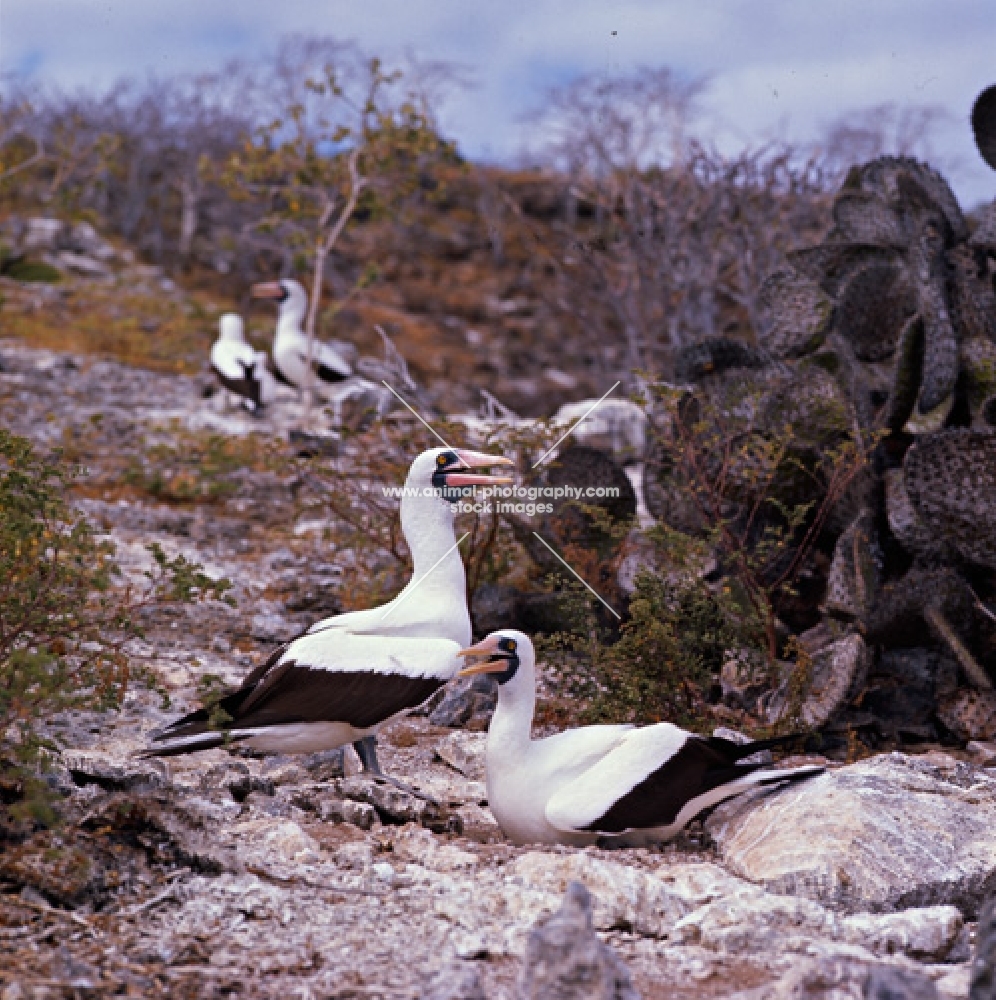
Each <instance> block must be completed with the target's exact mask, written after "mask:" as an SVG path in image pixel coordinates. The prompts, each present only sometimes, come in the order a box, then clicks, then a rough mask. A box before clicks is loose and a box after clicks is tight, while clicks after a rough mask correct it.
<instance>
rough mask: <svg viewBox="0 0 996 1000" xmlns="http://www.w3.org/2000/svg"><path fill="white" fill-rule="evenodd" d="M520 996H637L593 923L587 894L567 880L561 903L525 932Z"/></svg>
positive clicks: (623, 999)
mask: <svg viewBox="0 0 996 1000" xmlns="http://www.w3.org/2000/svg"><path fill="white" fill-rule="evenodd" d="M519 996H520V997H521V998H522V1000H639V996H640V995H639V994H638V993H637V992H636V989H635V988H634V986H633V983H632V980H631V978H630V975H629V970H628V969H627V968H626V966H625V964H624V963H623V961H622V960H621V959H620V958H619V957H618V956H617V955H616V953H615V952H614V951H613V950H612V949H611V948H610V947H609V946H608V945H606V944H605V943H604V942H602V941H601V940H600V939H599V938H598V936H597V935H596V934H595V931H594V929H593V927H592V913H591V896H590V894H589V893H588V890H587V889H586V888H585V887H584V886H583V885H581V883H579V882H571V883H569V884H568V887H567V892H566V894H565V896H564V902H563V905H562V906H561V908H560V909H559V910H558V911H557V912H556V913H554V914H553V915H552V916H549V917H547V918H545V919H544V920H543V921H542V922H541V923H540V924H539V925H538V926H537V927H535V928H534V929H533V930H532V931H531V932H530V934H529V940H528V942H527V944H526V954H525V959H524V962H523V969H522V977H521V980H520V985H519Z"/></svg>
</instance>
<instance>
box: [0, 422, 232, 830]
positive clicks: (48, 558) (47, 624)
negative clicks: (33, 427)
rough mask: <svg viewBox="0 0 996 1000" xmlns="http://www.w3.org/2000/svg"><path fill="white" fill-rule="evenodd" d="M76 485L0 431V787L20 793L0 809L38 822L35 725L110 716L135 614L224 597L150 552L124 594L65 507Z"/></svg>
mask: <svg viewBox="0 0 996 1000" xmlns="http://www.w3.org/2000/svg"><path fill="white" fill-rule="evenodd" d="M75 477H76V471H75V470H74V469H73V468H72V467H70V466H68V465H67V464H66V463H65V462H64V461H62V460H61V459H60V457H59V456H58V455H57V454H56V455H42V454H39V453H38V452H37V451H36V450H35V448H34V446H33V445H32V444H31V442H30V441H28V440H27V439H25V438H22V437H18V436H16V435H14V434H11V433H10V432H8V431H6V430H4V429H2V428H0V758H3V760H4V761H5V763H4V766H3V771H4V774H5V775H6V778H5V779H4V780H5V781H6V782H7V783H8V784H10V783H11V782H13V784H14V785H18V783H19V784H20V792H19V793H18V794H16V795H12V794H8V795H7V796H6V797H7V798H10V797H13V798H16V799H18V800H19V802H20V808H21V810H22V811H27V812H29V813H31V814H33V815H34V816H35V817H36V818H39V819H46V818H49V813H48V811H47V805H46V801H47V799H46V797H45V795H44V794H43V786H42V785H41V784H40V783H39V782H38V779H37V773H36V772H37V765H38V764H39V763H40V761H41V760H42V759H43V758H44V756H45V751H46V750H49V749H51V748H52V744H51V743H50V742H49V741H48V740H47V739H46V738H45V737H44V735H43V732H42V728H43V727H42V725H41V724H42V723H43V721H44V720H45V719H46V718H47V717H49V716H51V715H52V714H53V713H56V712H60V711H64V710H67V709H72V708H88V709H94V710H107V709H111V708H114V707H116V706H118V705H119V704H120V703H121V699H122V697H123V696H124V694H125V691H126V690H127V688H128V684H129V682H130V681H132V680H134V679H135V676H136V671H135V668H134V667H133V664H132V662H131V660H130V658H129V656H128V653H127V649H126V647H127V643H128V642H129V640H131V639H133V638H135V637H136V636H138V635H140V634H141V629H140V626H139V625H138V621H139V619H140V616H141V614H142V613H143V612H144V611H146V610H147V609H150V608H154V607H156V606H160V605H163V604H173V603H185V602H190V601H193V600H197V599H199V598H205V597H215V598H219V597H224V596H225V595H226V591H227V590H228V589H229V586H230V585H229V583H228V581H226V580H214V579H212V578H211V577H209V576H207V575H206V574H204V573H203V572H202V571H201V569H200V567H199V566H197V565H196V564H194V563H191V562H190V561H189V560H187V559H185V558H184V557H183V556H176V557H170V556H169V555H168V554H167V553H166V552H165V551H163V549H162V548H161V547H160V546H159V545H157V544H152V545H150V546H149V552H150V554H151V556H152V567H151V568H150V569H149V570H148V571H147V572H146V573H145V575H144V580H143V581H142V582H141V583H132V584H125V583H124V582H123V581H122V580H121V578H120V573H119V571H118V569H117V566H116V565H115V562H114V546H113V545H112V544H111V543H110V542H109V541H107V540H105V539H101V538H100V537H98V536H97V534H96V533H95V532H94V530H93V528H92V527H91V526H90V524H89V523H88V522H87V520H86V519H85V518H84V517H82V516H81V515H80V514H79V513H78V512H77V511H75V510H74V509H73V508H72V506H71V505H70V503H69V501H68V499H67V491H68V489H69V488H70V486H71V485H72V483H73V480H74V479H75ZM145 679H146V680H150V681H151V680H153V678H151V677H149V676H146V677H145Z"/></svg>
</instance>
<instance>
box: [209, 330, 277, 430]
mask: <svg viewBox="0 0 996 1000" xmlns="http://www.w3.org/2000/svg"><path fill="white" fill-rule="evenodd" d="M211 368H212V370H213V371H214V373H215V375H217V376H218V381H219V382H221V384H222V385H223V386H224V387H225V388H226V389H227V390H228V391H229V392H233V393H235V395H236V396H240V397H241V398H242V404H243V406H245V407H246V409H247V410H249V412H250V413H258V412H259V411H260V410H261V409H262V408H263V407H264V406H266V404H267V403H270V402H272V401H273V398H274V396H275V395H276V392H277V382H276V379H274V377H273V374H272V372H271V371H270V369H269V368H267V366H266V354H264V353H263V351H257V350H256V349H255V348H254V347H253V346H252V344H249V343H246V338H245V332H244V327H243V324H242V317H241V316H239V315H238V314H237V313H225V315H224V316H222V317H221V319H220V320H219V321H218V339H217V340H216V341H215V342H214V345H213V346H212V347H211Z"/></svg>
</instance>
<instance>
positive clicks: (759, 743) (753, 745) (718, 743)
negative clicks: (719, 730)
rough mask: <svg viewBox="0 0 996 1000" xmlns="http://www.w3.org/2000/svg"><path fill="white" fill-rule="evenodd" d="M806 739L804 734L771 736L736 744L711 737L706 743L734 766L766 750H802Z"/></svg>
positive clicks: (721, 738) (723, 738)
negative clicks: (790, 748) (793, 747)
mask: <svg viewBox="0 0 996 1000" xmlns="http://www.w3.org/2000/svg"><path fill="white" fill-rule="evenodd" d="M806 739H807V736H806V735H805V734H804V733H789V734H788V735H787V736H769V737H768V738H767V739H763V740H750V741H749V742H747V743H736V742H734V741H733V740H728V739H726V738H725V737H723V736H710V737H708V738H707V740H706V742H707V743H709V745H710V746H711V747H712V748H713V749H715V750H718V751H720V753H722V754H723V756H724V757H725V758H726V759H727V760H729V762H730V763H731V764H733V763H735V762H737V761H741V760H743V759H744V758H745V757H752V756H753V755H754V754H756V753H762V752H763V751H765V750H784V749H786V748H788V747H792V746H798V747H800V748H801V747H802V744H803V743H804V741H805V740H806Z"/></svg>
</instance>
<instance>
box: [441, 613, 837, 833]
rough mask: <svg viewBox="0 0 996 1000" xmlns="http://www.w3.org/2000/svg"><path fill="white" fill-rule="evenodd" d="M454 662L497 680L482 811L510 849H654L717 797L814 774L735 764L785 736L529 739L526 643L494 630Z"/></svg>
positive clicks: (622, 728)
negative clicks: (599, 844) (604, 842)
mask: <svg viewBox="0 0 996 1000" xmlns="http://www.w3.org/2000/svg"><path fill="white" fill-rule="evenodd" d="M460 655H461V656H475V657H477V656H480V657H486V659H485V661H484V662H483V663H480V664H477V665H475V666H470V667H467V668H466V669H465V670H463V671H461V673H460V676H468V675H471V674H478V673H493V674H496V675H497V679H498V685H499V687H498V705H497V708H496V709H495V713H494V716H493V718H492V720H491V726H490V728H489V730H488V743H487V781H488V804H489V805H490V807H491V811H492V812H493V813H494V815H495V819H497V820H498V824H499V826H500V827H501V828H502V831H503V832H504V833H505V835H506V836H507V837H508V838H509V839H510V840H512V841H514V842H515V843H519V844H573V845H577V846H582V845H584V844H591V843H594V842H595V841H598V840H600V839H605V838H608V839H612V840H617V841H618V842H621V843H627V844H645V843H652V842H660V841H664V840H668V839H670V838H671V837H673V836H674V835H675V834H677V833H678V832H679V831H680V830H681V829H682V827H684V826H685V824H686V823H688V821H689V820H691V819H692V818H693V817H695V816H696V815H697V814H698V813H700V812H702V810H703V809H706V808H708V807H709V806H712V805H715V804H716V803H717V802H721V801H722V800H723V799H727V798H730V797H731V796H733V795H738V794H740V793H741V792H745V791H747V790H748V789H750V788H753V787H755V786H757V785H766V784H772V783H774V782H778V781H786V780H797V779H800V778H808V777H810V776H811V775H814V774H819V773H820V772H821V771H822V770H823V768H822V767H816V766H804V767H796V768H791V769H783V770H767V771H762V770H759V768H761V767H763V766H764V765H760V764H747V763H741V761H742V760H743V759H744V758H745V757H748V756H750V755H752V754H754V753H757V752H758V751H760V750H765V749H768V748H770V747H773V746H777V745H779V744H781V743H785V742H787V741H788V740H790V739H793V737H785V738H782V739H778V738H775V739H772V740H758V741H755V742H753V743H744V744H740V743H734V742H733V741H731V740H726V739H722V738H720V737H716V736H712V737H703V736H696V735H695V734H693V733H689V732H686V731H685V730H684V729H680V728H679V727H678V726H674V725H672V724H671V723H669V722H662V723H658V724H657V725H653V726H644V727H640V728H637V727H634V726H629V725H617V726H585V727H583V728H580V729H568V730H566V731H565V732H562V733H557V734H556V735H555V736H548V737H547V738H546V739H540V740H534V739H532V738H531V736H530V729H531V727H532V720H533V709H534V707H535V703H536V673H535V664H536V655H535V652H534V650H533V645H532V643H531V642H530V641H529V638H528V636H526V635H523V634H522V633H521V632H517V631H514V630H512V629H507V630H506V629H503V630H502V631H500V632H493V633H492V634H491V635H489V636H488V637H487V638H486V639H485V640H484V641H483V642H480V643H478V644H477V645H476V646H472V647H471V648H470V649H464V650H461V654H460Z"/></svg>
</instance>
